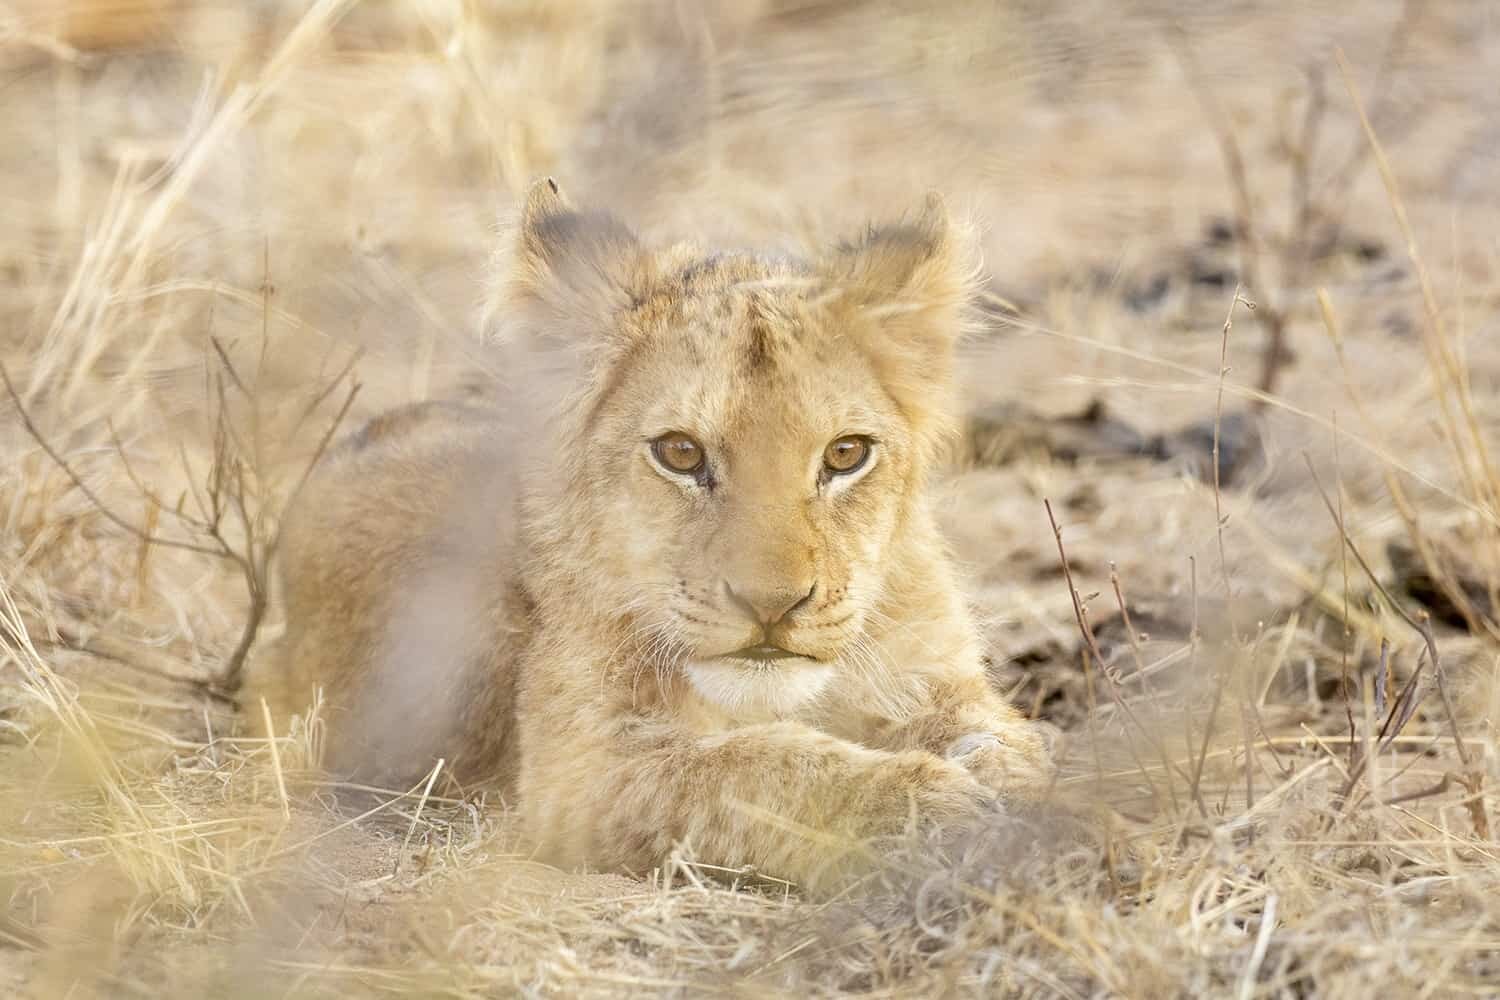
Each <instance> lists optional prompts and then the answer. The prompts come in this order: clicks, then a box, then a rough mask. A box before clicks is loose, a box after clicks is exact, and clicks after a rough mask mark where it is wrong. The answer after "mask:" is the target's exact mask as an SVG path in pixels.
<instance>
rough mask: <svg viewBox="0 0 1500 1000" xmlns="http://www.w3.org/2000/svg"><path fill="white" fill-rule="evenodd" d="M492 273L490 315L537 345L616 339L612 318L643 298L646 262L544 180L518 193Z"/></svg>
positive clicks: (622, 235) (604, 220)
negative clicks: (521, 329) (521, 327)
mask: <svg viewBox="0 0 1500 1000" xmlns="http://www.w3.org/2000/svg"><path fill="white" fill-rule="evenodd" d="M500 267H501V268H503V269H505V270H506V271H508V274H502V275H501V277H500V282H501V287H500V295H499V298H500V299H501V300H502V301H498V302H492V303H491V312H492V313H498V312H500V311H502V310H504V311H506V312H510V313H515V314H517V315H513V316H511V317H496V318H500V319H502V320H505V319H507V318H508V319H519V320H521V321H522V322H523V323H525V324H526V325H527V326H529V327H531V330H530V331H529V332H531V333H533V334H538V335H541V336H543V337H545V338H549V339H550V338H552V337H558V336H561V337H565V338H569V339H572V338H575V337H581V338H584V339H585V340H589V341H594V340H596V338H600V337H602V338H604V339H605V340H606V341H607V340H608V339H609V337H610V335H611V334H613V333H615V332H617V331H616V324H615V322H614V318H615V317H616V316H618V314H619V313H621V312H623V311H624V310H625V309H628V308H629V307H630V306H631V304H632V303H634V302H636V301H638V299H639V298H640V297H641V296H642V295H643V294H644V292H645V290H646V288H647V287H648V286H649V284H650V280H651V258H650V256H649V255H648V254H647V253H646V251H645V250H644V249H643V248H642V246H641V244H640V242H639V241H638V240H637V239H636V238H635V234H634V233H632V232H631V231H630V230H629V229H628V228H627V227H626V226H625V224H624V223H623V222H621V221H620V220H619V219H617V218H615V217H614V216H613V215H610V214H609V213H608V212H596V211H579V210H578V209H575V208H574V207H573V206H572V205H570V204H569V203H568V201H567V199H565V198H564V197H563V195H562V192H561V190H560V189H559V188H558V186H557V182H556V181H554V180H552V179H551V178H550V177H549V178H546V179H545V180H540V181H537V182H536V183H534V184H532V185H531V188H530V189H529V190H528V191H527V192H526V200H525V202H524V205H523V207H522V209H521V218H520V224H519V226H518V228H517V230H516V232H515V236H514V239H513V242H512V245H511V246H510V248H509V251H508V253H503V254H502V262H501V263H500Z"/></svg>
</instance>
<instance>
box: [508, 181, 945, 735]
mask: <svg viewBox="0 0 1500 1000" xmlns="http://www.w3.org/2000/svg"><path fill="white" fill-rule="evenodd" d="M973 275H974V267H973V262H972V260H971V257H970V255H969V253H968V252H967V250H966V244H965V243H964V241H962V240H961V239H959V238H958V236H957V235H956V234H955V233H954V232H953V231H952V228H951V227H950V225H949V222H948V220H947V217H946V215H945V213H944V211H943V208H942V206H941V204H940V203H939V202H937V201H936V200H935V199H934V200H930V201H929V203H928V204H927V205H926V207H925V209H924V210H923V211H922V213H921V214H920V216H919V217H917V218H915V219H909V220H903V221H897V222H894V223H892V224H889V225H884V226H876V227H872V228H870V229H869V230H868V231H867V232H866V233H865V234H864V235H863V236H861V237H860V238H859V239H857V240H855V241H853V242H850V243H845V244H840V245H837V246H835V247H832V248H830V249H828V250H827V251H826V252H825V253H824V254H822V255H821V256H820V257H818V258H817V259H814V260H812V261H807V262H802V261H795V260H768V259H763V258H757V257H752V256H745V255H729V254H725V255H705V254H703V253H701V252H699V251H697V250H695V249H693V248H690V247H681V246H679V247H673V248H669V249H665V250H653V249H650V248H647V247H645V246H642V245H641V244H640V243H639V242H638V241H637V240H636V239H635V237H634V236H632V235H631V233H630V232H629V231H628V230H627V229H626V228H625V227H624V226H623V225H622V224H621V223H620V222H618V221H616V220H615V219H614V218H613V217H611V216H608V215H604V214H596V213H587V212H580V211H577V210H575V209H573V208H571V207H569V205H568V204H567V203H566V202H565V201H564V200H563V199H562V197H561V196H560V195H559V193H558V190H557V188H556V186H555V185H554V184H552V182H550V181H544V182H542V183H540V184H538V185H536V186H535V187H534V188H533V189H532V190H531V192H530V193H529V195H528V198H527V202H526V206H525V208H524V211H523V215H522V221H521V225H520V230H519V234H518V237H517V246H516V248H515V251H514V260H513V262H512V264H511V274H510V280H509V282H508V283H507V284H506V285H505V286H503V290H502V295H501V302H500V303H499V304H500V305H501V306H502V307H503V309H504V311H505V312H506V313H507V314H508V316H509V318H510V320H509V321H510V322H513V323H515V324H516V326H517V328H518V329H519V330H520V332H521V336H520V337H518V338H516V340H517V341H519V342H523V343H525V344H526V345H527V349H528V350H530V351H532V352H535V353H534V356H540V357H542V358H543V359H545V360H546V361H547V362H548V364H547V367H548V368H549V369H555V367H556V363H557V362H560V361H561V362H564V363H565V364H564V367H565V368H567V370H569V371H570V372H571V373H572V374H571V376H570V381H571V383H572V387H573V391H572V393H571V395H570V396H569V398H568V401H567V403H566V405H565V406H564V407H563V408H562V411H561V413H560V414H558V415H557V416H556V418H555V420H554V421H553V427H552V428H551V430H552V431H553V433H551V434H549V435H548V436H547V438H546V442H547V443H546V445H545V446H544V448H543V454H542V456H541V461H540V464H539V465H538V466H537V468H536V470H535V472H534V473H533V474H532V477H531V480H530V483H531V489H532V495H531V500H530V506H529V512H530V514H529V516H530V518H531V522H532V534H533V545H534V546H535V555H534V563H535V564H536V565H535V573H534V576H535V577H536V583H535V586H536V589H537V590H538V596H539V598H540V599H541V600H542V601H543V602H544V603H545V602H546V601H548V600H549V599H550V600H556V601H566V602H567V604H568V607H567V608H566V609H564V610H565V613H567V614H570V615H575V616H577V617H578V618H579V619H580V627H595V626H596V625H600V624H602V625H606V626H607V629H606V631H605V632H604V633H603V634H604V635H605V636H606V637H607V636H609V635H615V636H618V637H619V640H620V641H619V643H618V645H617V646H616V647H615V648H616V653H615V654H614V655H615V656H616V658H617V659H618V660H619V661H620V662H619V663H615V664H610V665H609V666H611V667H618V668H623V669H627V670H629V671H630V673H632V674H633V673H634V672H635V671H636V669H637V668H639V667H641V666H642V665H649V666H654V667H655V668H656V670H657V672H658V673H659V674H661V675H662V676H664V677H677V676H685V677H686V678H687V680H688V681H689V682H690V683H691V685H692V686H693V688H694V689H696V690H697V692H698V693H699V694H700V695H701V696H703V697H704V698H706V699H707V700H709V701H710V702H712V703H714V704H716V705H718V706H719V707H720V708H721V709H723V710H724V711H726V712H728V713H729V714H731V715H733V716H736V717H739V718H744V719H752V718H774V717H778V716H782V715H786V714H788V713H790V712H792V711H794V710H795V709H797V708H798V707H799V706H802V705H804V704H806V703H807V702H809V701H810V700H811V699H813V698H814V697H815V696H816V695H817V693H818V692H819V691H820V690H821V689H822V688H823V687H824V685H826V684H827V682H828V681H829V680H830V679H831V678H832V676H833V675H834V673H835V671H837V670H839V669H843V668H845V664H858V663H859V660H860V658H861V657H862V656H865V655H867V653H868V651H867V650H866V649H864V648H863V642H864V638H863V637H864V635H865V632H866V629H867V628H868V627H870V626H871V624H872V621H880V620H881V619H880V617H879V616H880V615H881V612H880V611H879V606H880V604H881V597H882V594H883V593H884V592H885V590H886V587H887V585H888V577H889V574H891V573H893V572H900V563H901V561H902V557H901V552H902V540H903V534H904V532H905V530H906V528H907V525H908V524H909V523H910V521H911V518H912V517H913V516H914V513H915V512H916V511H918V510H919V504H920V503H921V500H920V497H921V491H922V488H923V481H924V478H925V474H926V469H927V466H928V465H929V463H930V462H931V461H932V459H933V456H934V453H935V452H936V450H937V449H938V447H939V445H940V442H941V440H942V438H943V437H944V436H945V433H946V432H947V430H948V428H949V424H950V422H951V418H952V413H953V405H952V399H951V395H952V371H951V369H952V365H953V349H954V344H955V341H956V339H957V337H958V335H959V332H960V326H961V323H962V319H963V313H964V310H965V305H966V302H967V300H968V296H969V292H970V287H971V282H972V279H973Z"/></svg>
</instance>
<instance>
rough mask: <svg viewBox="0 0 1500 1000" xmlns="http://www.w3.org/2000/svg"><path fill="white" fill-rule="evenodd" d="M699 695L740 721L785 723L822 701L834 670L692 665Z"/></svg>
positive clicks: (746, 663)
mask: <svg viewBox="0 0 1500 1000" xmlns="http://www.w3.org/2000/svg"><path fill="white" fill-rule="evenodd" d="M683 670H684V673H686V675H687V679H688V683H690V684H692V686H693V690H695V691H697V692H698V694H699V696H700V697H702V698H703V699H704V700H705V701H707V702H709V703H710V704H711V705H713V706H714V707H716V708H718V709H720V710H721V711H723V712H725V713H727V714H728V715H729V716H730V717H731V718H733V719H735V720H737V721H740V722H769V721H772V720H775V719H785V718H787V717H788V716H791V715H792V714H793V713H795V712H796V711H797V710H798V709H800V708H803V707H805V706H806V705H807V704H808V703H810V702H811V701H813V699H815V698H817V696H818V695H819V694H821V693H822V691H823V689H824V688H825V687H827V686H828V682H829V681H831V680H832V679H833V665H832V664H828V663H819V662H818V661H817V660H806V659H798V660H783V661H780V662H777V663H756V662H755V661H753V660H734V659H713V660H690V661H689V662H688V663H687V665H686V666H685V667H684V668H683Z"/></svg>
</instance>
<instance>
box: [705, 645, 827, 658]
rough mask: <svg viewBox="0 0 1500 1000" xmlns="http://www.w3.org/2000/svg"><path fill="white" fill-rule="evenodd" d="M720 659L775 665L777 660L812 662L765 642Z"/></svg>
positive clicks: (725, 655) (727, 654) (799, 654)
mask: <svg viewBox="0 0 1500 1000" xmlns="http://www.w3.org/2000/svg"><path fill="white" fill-rule="evenodd" d="M718 659H721V660H751V661H753V662H755V663H773V662H775V661H777V660H810V659H812V657H810V656H806V655H804V654H802V653H794V652H792V651H791V650H789V649H782V648H781V647H780V646H773V645H771V644H770V643H768V642H763V643H760V644H758V645H755V646H746V647H745V648H744V649H736V650H734V651H733V652H731V653H725V654H724V655H723V656H720V657H718Z"/></svg>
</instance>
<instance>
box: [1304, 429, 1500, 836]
mask: <svg viewBox="0 0 1500 1000" xmlns="http://www.w3.org/2000/svg"><path fill="white" fill-rule="evenodd" d="M1302 458H1303V461H1305V462H1306V463H1307V470H1308V472H1310V473H1311V474H1312V477H1313V485H1315V486H1316V487H1317V488H1318V495H1319V496H1321V497H1322V498H1323V505H1324V506H1325V507H1327V508H1328V513H1329V515H1330V516H1331V517H1333V519H1334V522H1335V523H1336V524H1337V525H1338V529H1339V536H1340V537H1341V538H1342V539H1343V542H1344V544H1345V545H1347V546H1348V547H1349V551H1350V552H1351V553H1352V554H1353V555H1354V561H1355V562H1357V563H1359V566H1360V569H1362V570H1364V571H1365V576H1367V577H1368V578H1369V580H1370V583H1371V584H1372V585H1373V586H1374V587H1375V589H1376V590H1378V591H1379V592H1380V596H1381V597H1383V598H1385V601H1386V604H1387V605H1389V606H1390V608H1391V610H1392V611H1394V612H1396V614H1397V615H1399V616H1400V618H1401V619H1402V621H1404V622H1406V624H1407V625H1410V626H1411V628H1412V630H1413V631H1414V632H1416V633H1417V634H1418V635H1420V636H1421V637H1422V642H1423V643H1424V644H1425V645H1426V647H1427V656H1428V658H1429V659H1430V660H1431V661H1432V675H1433V677H1434V679H1435V680H1436V682H1437V689H1438V697H1439V698H1440V699H1441V700H1442V702H1443V713H1444V714H1445V715H1446V716H1447V717H1448V727H1449V729H1450V731H1451V732H1452V735H1453V749H1454V751H1455V752H1456V753H1457V754H1458V759H1459V762H1460V763H1461V764H1463V766H1464V770H1465V772H1466V773H1465V775H1464V776H1463V783H1464V786H1465V787H1466V788H1468V789H1469V792H1470V794H1471V795H1473V796H1476V797H1475V798H1474V799H1473V800H1471V801H1470V802H1469V804H1468V805H1469V814H1470V818H1471V819H1472V820H1473V822H1474V827H1475V830H1476V832H1478V833H1479V835H1480V836H1481V837H1485V838H1488V837H1489V817H1488V815H1487V814H1486V812H1485V809H1484V801H1483V797H1482V796H1480V795H1479V794H1478V791H1479V789H1481V788H1482V787H1483V784H1484V775H1483V772H1480V771H1476V770H1475V769H1474V767H1473V761H1472V759H1471V758H1470V756H1469V748H1468V747H1467V746H1466V745H1465V743H1464V740H1463V734H1462V733H1461V732H1460V731H1459V728H1458V713H1457V711H1456V710H1455V709H1454V707H1453V699H1452V697H1450V696H1449V694H1448V681H1447V677H1446V675H1445V673H1444V671H1443V661H1442V658H1441V656H1440V655H1439V654H1438V648H1437V639H1436V637H1435V636H1434V635H1433V634H1432V619H1431V617H1430V616H1429V615H1428V614H1427V613H1426V612H1425V611H1421V612H1418V613H1417V615H1416V616H1415V617H1413V616H1412V615H1411V614H1410V613H1409V612H1408V611H1407V610H1406V609H1405V608H1404V607H1402V606H1401V605H1400V604H1399V603H1397V601H1396V599H1395V598H1394V597H1392V596H1391V593H1390V591H1388V590H1386V589H1385V584H1383V583H1381V582H1380V578H1379V577H1377V576H1376V575H1375V572H1374V571H1373V570H1372V569H1370V564H1369V563H1368V562H1366V561H1365V557H1364V555H1363V553H1361V552H1360V551H1359V548H1358V547H1357V546H1356V545H1355V544H1354V539H1352V538H1350V537H1349V531H1348V529H1347V528H1346V527H1345V525H1344V523H1343V521H1342V520H1340V519H1339V516H1338V511H1337V509H1336V508H1335V507H1334V505H1333V502H1332V501H1330V500H1329V499H1328V491H1327V490H1325V489H1324V488H1323V481H1322V480H1321V479H1319V478H1318V470H1317V469H1316V468H1314V467H1313V463H1312V458H1311V457H1310V456H1308V455H1307V454H1306V453H1305V452H1304V453H1303V456H1302Z"/></svg>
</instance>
